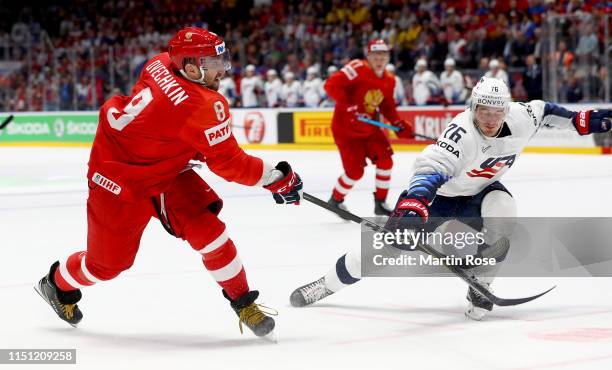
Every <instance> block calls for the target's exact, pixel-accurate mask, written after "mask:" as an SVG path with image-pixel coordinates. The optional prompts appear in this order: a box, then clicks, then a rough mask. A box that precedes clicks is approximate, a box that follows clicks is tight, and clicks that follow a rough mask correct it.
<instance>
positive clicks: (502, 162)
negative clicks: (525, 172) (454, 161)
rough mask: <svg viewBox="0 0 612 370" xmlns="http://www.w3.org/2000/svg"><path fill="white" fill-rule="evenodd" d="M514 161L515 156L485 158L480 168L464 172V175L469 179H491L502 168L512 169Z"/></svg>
mask: <svg viewBox="0 0 612 370" xmlns="http://www.w3.org/2000/svg"><path fill="white" fill-rule="evenodd" d="M515 160H516V154H512V155H508V156H505V157H492V158H487V159H486V160H485V161H484V162H482V163H481V164H480V168H474V169H472V170H471V171H468V172H466V175H468V176H469V177H484V178H486V179H491V178H493V177H494V176H495V175H497V174H498V173H499V171H501V170H502V169H503V168H505V167H512V165H513V164H514V161H515Z"/></svg>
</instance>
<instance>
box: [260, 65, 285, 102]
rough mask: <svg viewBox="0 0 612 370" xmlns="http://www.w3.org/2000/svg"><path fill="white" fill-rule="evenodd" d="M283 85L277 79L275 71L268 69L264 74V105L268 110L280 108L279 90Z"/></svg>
mask: <svg viewBox="0 0 612 370" xmlns="http://www.w3.org/2000/svg"><path fill="white" fill-rule="evenodd" d="M282 88H283V83H282V82H281V80H280V78H278V73H277V72H276V70H275V69H269V70H268V72H267V73H266V82H265V83H264V91H265V93H266V104H267V106H268V108H276V107H280V106H281V103H282V101H281V90H282Z"/></svg>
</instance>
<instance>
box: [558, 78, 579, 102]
mask: <svg viewBox="0 0 612 370" xmlns="http://www.w3.org/2000/svg"><path fill="white" fill-rule="evenodd" d="M583 96H584V94H583V91H582V86H580V80H579V79H578V78H577V77H576V74H575V73H574V71H571V72H570V73H569V75H568V76H567V79H566V80H565V82H564V84H563V86H562V87H561V97H562V99H563V98H565V99H564V100H565V101H567V102H568V103H579V102H580V101H581V100H582V97H583Z"/></svg>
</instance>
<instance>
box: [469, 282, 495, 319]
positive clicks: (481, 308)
mask: <svg viewBox="0 0 612 370" xmlns="http://www.w3.org/2000/svg"><path fill="white" fill-rule="evenodd" d="M485 285H486V286H487V287H489V286H490V284H488V283H485ZM467 300H468V307H467V309H466V310H465V316H466V317H468V318H470V319H472V320H476V321H481V320H482V319H484V317H485V316H486V315H487V312H489V311H491V310H493V303H491V302H490V301H489V300H488V299H486V298H485V297H484V296H483V295H482V294H480V293H478V292H477V291H475V290H474V289H472V288H468V293H467Z"/></svg>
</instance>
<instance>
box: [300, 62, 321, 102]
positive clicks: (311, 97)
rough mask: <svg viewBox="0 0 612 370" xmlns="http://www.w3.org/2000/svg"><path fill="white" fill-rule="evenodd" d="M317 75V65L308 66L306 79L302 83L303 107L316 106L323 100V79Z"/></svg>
mask: <svg viewBox="0 0 612 370" xmlns="http://www.w3.org/2000/svg"><path fill="white" fill-rule="evenodd" d="M318 75H319V69H318V68H317V67H315V66H310V67H308V69H306V80H304V82H303V83H302V94H303V95H304V106H305V107H309V108H316V107H318V106H319V104H320V103H321V101H322V100H323V96H324V95H325V90H323V80H321V78H319V76H318Z"/></svg>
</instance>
